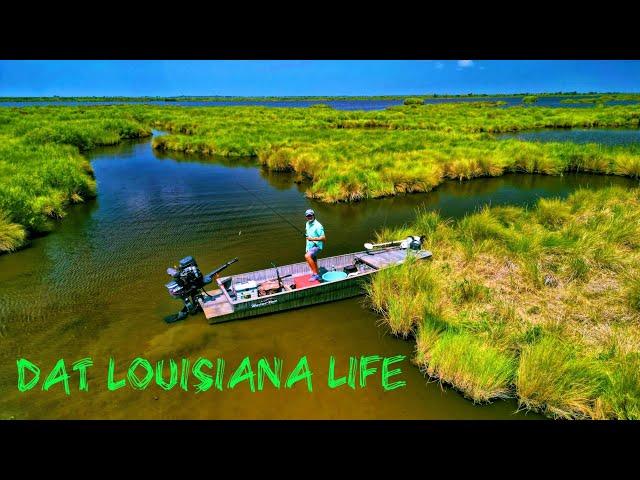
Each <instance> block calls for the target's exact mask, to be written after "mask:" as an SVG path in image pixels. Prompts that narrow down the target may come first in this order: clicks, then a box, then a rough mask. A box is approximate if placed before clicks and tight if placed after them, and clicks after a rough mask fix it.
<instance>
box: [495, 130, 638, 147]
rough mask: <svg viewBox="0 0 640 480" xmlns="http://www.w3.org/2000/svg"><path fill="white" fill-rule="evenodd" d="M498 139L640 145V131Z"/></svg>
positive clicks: (567, 132)
mask: <svg viewBox="0 0 640 480" xmlns="http://www.w3.org/2000/svg"><path fill="white" fill-rule="evenodd" d="M496 136H497V137H498V138H504V139H508V138H516V139H518V140H526V141H529V142H572V143H599V144H601V145H612V146H614V145H615V146H629V145H640V129H637V128H636V129H616V128H610V129H605V128H603V129H595V128H591V129H586V128H585V129H579V128H574V129H566V130H565V129H562V130H537V131H530V132H515V133H501V134H499V135H496Z"/></svg>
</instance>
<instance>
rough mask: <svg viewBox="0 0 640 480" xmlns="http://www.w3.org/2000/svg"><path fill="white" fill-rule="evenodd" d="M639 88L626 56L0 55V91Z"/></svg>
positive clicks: (636, 65) (639, 68)
mask: <svg viewBox="0 0 640 480" xmlns="http://www.w3.org/2000/svg"><path fill="white" fill-rule="evenodd" d="M555 91H578V92H587V91H597V92H606V91H624V92H640V61H637V60H630V61H622V60H600V61H596V60H571V61H569V60H384V61H383V60H380V61H378V60H376V61H372V60H366V61H364V60H363V61H359V60H337V61H334V60H304V61H301V60H277V61H268V60H220V61H194V60H184V61H182V60H171V61H160V60H141V61H139V60H122V61H121V60H0V96H50V95H59V96H110V95H123V96H142V95H150V96H171V95H237V96H248V95H252V96H262V95H282V96H285V95H386V94H423V93H424V94H428V93H438V94H442V93H451V94H461V93H518V92H555Z"/></svg>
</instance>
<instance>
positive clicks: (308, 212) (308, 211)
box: [304, 209, 316, 217]
mask: <svg viewBox="0 0 640 480" xmlns="http://www.w3.org/2000/svg"><path fill="white" fill-rule="evenodd" d="M309 215H313V216H315V215H316V212H314V211H313V210H311V209H308V210H307V211H306V212H304V216H305V217H308V216H309Z"/></svg>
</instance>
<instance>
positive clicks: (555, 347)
mask: <svg viewBox="0 0 640 480" xmlns="http://www.w3.org/2000/svg"><path fill="white" fill-rule="evenodd" d="M515 384H516V388H517V391H518V398H519V402H520V404H521V405H524V406H526V407H528V408H531V409H535V410H540V411H546V412H548V413H550V414H551V415H553V416H556V417H560V418H589V417H593V416H594V415H595V408H596V403H595V402H596V399H597V398H598V397H599V396H600V394H601V393H602V392H603V390H604V386H605V377H604V372H603V371H600V370H599V369H598V366H597V365H596V364H595V363H594V362H593V361H592V360H589V359H587V358H584V357H582V356H580V355H579V353H578V352H576V349H575V348H574V347H572V346H570V345H568V344H567V343H565V342H562V341H560V340H558V339H555V338H552V337H545V338H543V339H542V340H540V341H539V342H538V343H535V344H533V345H529V346H526V347H525V348H524V349H523V350H522V352H521V354H520V362H519V365H518V372H517V378H516V382H515Z"/></svg>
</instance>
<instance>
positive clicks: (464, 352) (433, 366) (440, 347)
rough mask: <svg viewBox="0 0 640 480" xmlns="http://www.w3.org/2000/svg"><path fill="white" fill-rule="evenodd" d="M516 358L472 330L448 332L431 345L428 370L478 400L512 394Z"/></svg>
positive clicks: (487, 399)
mask: <svg viewBox="0 0 640 480" xmlns="http://www.w3.org/2000/svg"><path fill="white" fill-rule="evenodd" d="M515 365H516V363H515V361H514V359H513V358H512V357H511V356H509V355H508V354H505V353H503V352H501V351H500V350H498V349H496V348H495V347H493V346H491V345H488V344H487V343H485V342H482V341H480V340H478V339H477V338H475V337H474V336H473V335H471V334H468V333H457V332H453V331H447V332H445V333H444V334H442V336H441V337H440V338H439V339H438V340H437V341H436V342H435V345H434V346H433V347H432V348H431V352H430V359H429V362H427V363H426V364H425V365H424V367H423V368H424V369H425V370H426V372H427V373H428V374H429V375H430V376H432V377H434V378H437V379H439V380H440V381H442V382H445V383H450V384H453V385H455V386H456V387H457V388H459V389H460V390H461V391H462V392H463V393H464V394H465V395H466V396H468V397H470V398H471V399H473V400H474V401H475V402H487V401H490V400H493V399H496V398H507V397H508V396H509V395H510V387H509V385H510V382H511V379H512V377H513V375H514V371H515Z"/></svg>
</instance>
